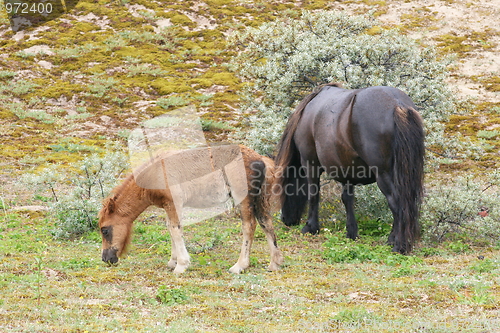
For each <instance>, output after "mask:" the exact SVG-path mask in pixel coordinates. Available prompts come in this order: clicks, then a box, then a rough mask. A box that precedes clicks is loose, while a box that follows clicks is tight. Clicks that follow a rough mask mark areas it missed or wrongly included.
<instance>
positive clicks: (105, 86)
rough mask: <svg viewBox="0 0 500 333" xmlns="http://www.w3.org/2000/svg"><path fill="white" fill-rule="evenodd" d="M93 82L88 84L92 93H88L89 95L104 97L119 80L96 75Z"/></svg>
mask: <svg viewBox="0 0 500 333" xmlns="http://www.w3.org/2000/svg"><path fill="white" fill-rule="evenodd" d="M91 81H92V83H91V84H90V85H88V86H87V88H88V90H89V91H90V93H87V95H89V96H94V97H97V98H101V97H103V96H104V95H105V94H106V93H107V92H108V91H110V90H111V89H112V88H114V87H115V86H116V84H117V83H118V82H119V81H118V80H116V79H114V78H112V77H106V78H104V77H101V75H95V76H94V77H92V80H91Z"/></svg>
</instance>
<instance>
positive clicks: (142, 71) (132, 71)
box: [127, 64, 167, 77]
mask: <svg viewBox="0 0 500 333" xmlns="http://www.w3.org/2000/svg"><path fill="white" fill-rule="evenodd" d="M127 70H128V74H127V76H128V77H131V76H137V75H150V76H164V75H165V74H167V72H166V71H164V70H162V69H161V68H158V67H156V66H154V65H151V64H133V65H130V66H128V68H127Z"/></svg>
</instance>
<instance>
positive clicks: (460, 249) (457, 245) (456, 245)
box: [448, 240, 470, 253]
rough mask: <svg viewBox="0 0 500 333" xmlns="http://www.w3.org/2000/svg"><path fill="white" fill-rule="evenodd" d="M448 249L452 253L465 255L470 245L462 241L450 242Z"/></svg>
mask: <svg viewBox="0 0 500 333" xmlns="http://www.w3.org/2000/svg"><path fill="white" fill-rule="evenodd" d="M448 249H449V250H450V251H451V252H453V253H467V252H469V251H470V245H469V244H466V243H464V242H462V241H460V240H459V241H455V242H450V243H449V244H448Z"/></svg>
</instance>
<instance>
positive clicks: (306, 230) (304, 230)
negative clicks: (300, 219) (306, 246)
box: [302, 224, 319, 235]
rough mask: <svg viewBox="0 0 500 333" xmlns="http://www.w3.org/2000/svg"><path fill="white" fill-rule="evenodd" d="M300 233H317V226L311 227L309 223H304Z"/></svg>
mask: <svg viewBox="0 0 500 333" xmlns="http://www.w3.org/2000/svg"><path fill="white" fill-rule="evenodd" d="M302 233H303V234H307V233H310V234H313V235H317V234H318V233H319V229H318V228H312V227H310V226H309V224H306V225H305V226H304V228H302Z"/></svg>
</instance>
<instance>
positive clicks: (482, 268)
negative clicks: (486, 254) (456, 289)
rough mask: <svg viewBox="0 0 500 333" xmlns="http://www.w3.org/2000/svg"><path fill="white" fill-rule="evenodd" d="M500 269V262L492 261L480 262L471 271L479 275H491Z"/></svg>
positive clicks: (484, 260)
mask: <svg viewBox="0 0 500 333" xmlns="http://www.w3.org/2000/svg"><path fill="white" fill-rule="evenodd" d="M498 267H499V265H498V262H496V261H493V260H491V259H483V260H478V261H477V262H476V263H474V264H473V265H472V266H470V269H471V270H473V271H475V272H478V273H491V272H492V271H494V270H496V269H497V268H498Z"/></svg>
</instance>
